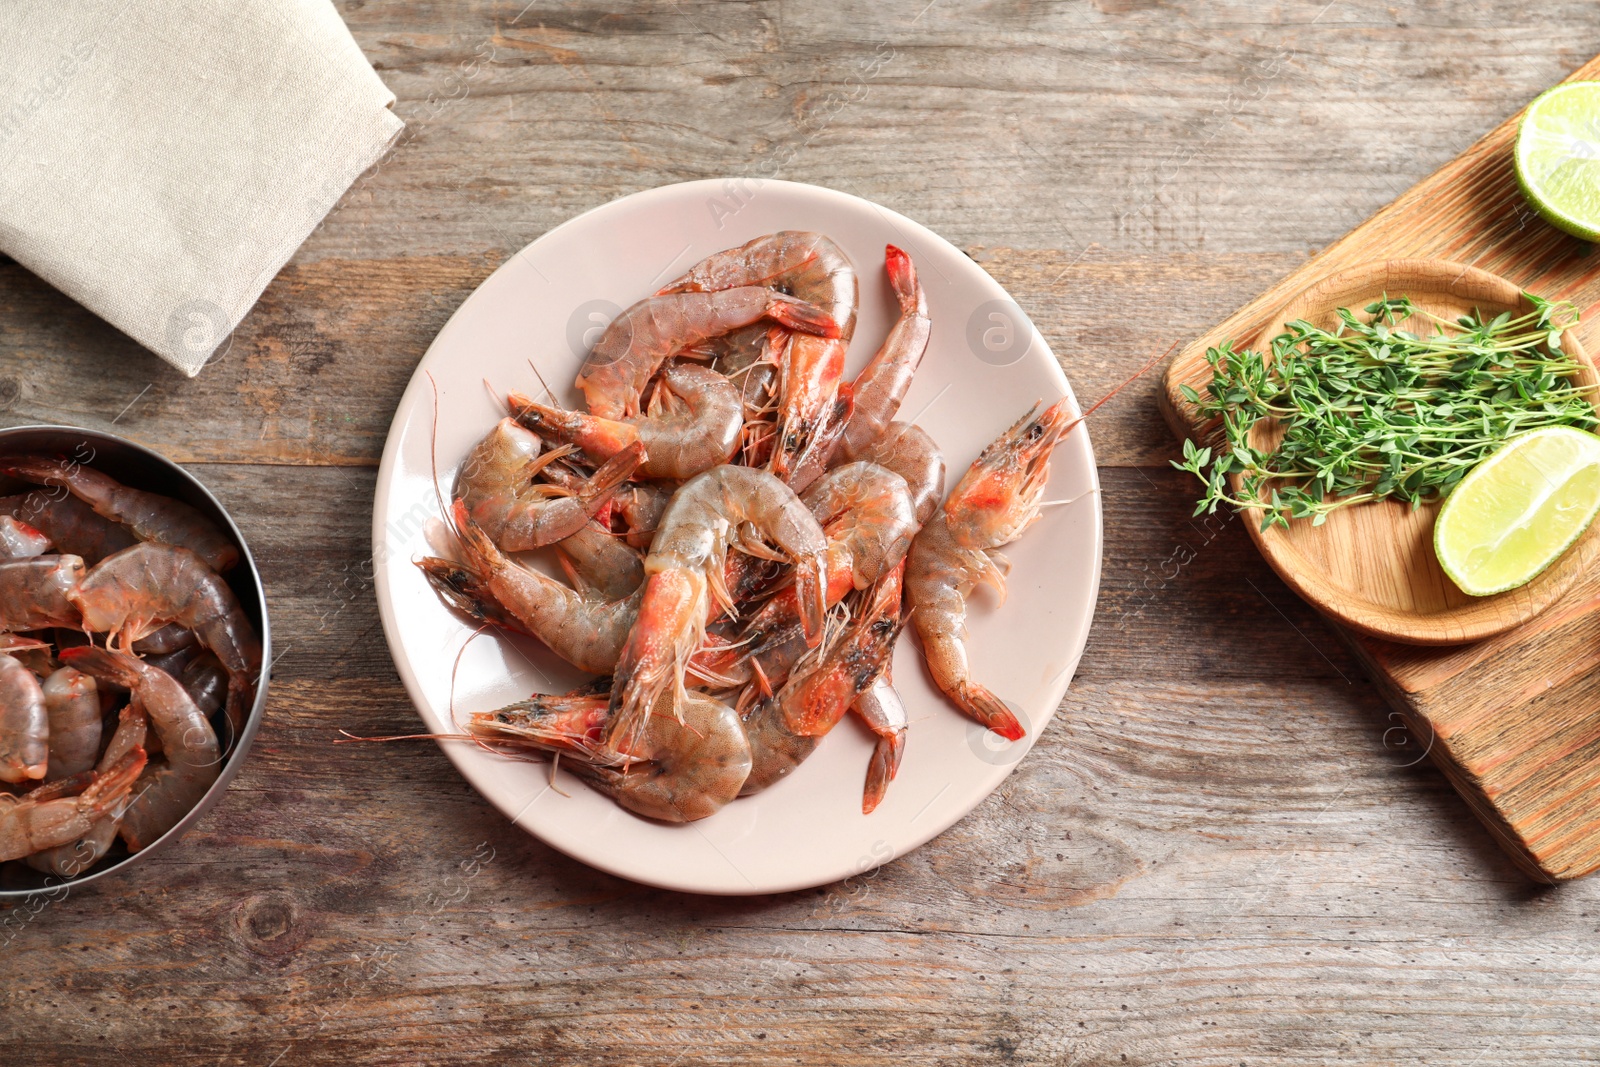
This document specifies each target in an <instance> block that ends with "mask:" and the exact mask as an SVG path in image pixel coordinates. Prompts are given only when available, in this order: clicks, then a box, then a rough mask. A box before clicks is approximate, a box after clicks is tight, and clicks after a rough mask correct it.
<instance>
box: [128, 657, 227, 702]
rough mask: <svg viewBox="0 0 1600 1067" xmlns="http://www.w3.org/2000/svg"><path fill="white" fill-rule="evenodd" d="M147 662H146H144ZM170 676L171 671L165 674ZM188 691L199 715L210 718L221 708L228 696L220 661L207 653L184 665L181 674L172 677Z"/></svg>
mask: <svg viewBox="0 0 1600 1067" xmlns="http://www.w3.org/2000/svg"><path fill="white" fill-rule="evenodd" d="M146 662H148V661H146ZM167 673H168V674H172V672H171V671H168V672H167ZM174 677H176V678H177V679H178V680H179V681H181V682H182V683H183V687H184V689H186V690H188V692H189V697H190V699H191V700H193V701H194V706H195V707H197V708H199V709H200V714H202V715H204V716H206V717H207V718H210V717H211V716H212V715H215V714H216V713H217V710H218V709H220V708H221V707H222V704H223V701H224V700H226V699H227V696H228V671H227V668H225V667H224V666H223V665H222V661H221V660H219V659H217V657H215V656H213V655H211V654H210V653H209V652H208V653H206V654H205V655H204V656H201V657H200V658H199V659H197V660H195V661H194V662H193V663H189V664H186V665H185V666H184V668H183V671H182V673H180V674H176V675H174Z"/></svg>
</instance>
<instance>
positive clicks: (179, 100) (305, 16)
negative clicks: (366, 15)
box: [0, 0, 402, 376]
mask: <svg viewBox="0 0 1600 1067" xmlns="http://www.w3.org/2000/svg"><path fill="white" fill-rule="evenodd" d="M393 103H394V94H393V93H391V92H389V90H388V89H387V88H386V87H385V86H384V84H383V82H382V81H380V80H379V78H378V76H377V74H376V73H374V72H373V70H372V67H371V66H370V65H369V64H368V63H367V61H366V59H365V58H364V57H363V56H362V54H361V50H360V49H359V48H358V47H357V46H356V43H355V41H354V40H353V39H352V38H351V36H350V31H349V30H348V29H346V27H345V25H344V22H343V20H342V19H340V17H339V13H338V12H337V11H335V10H334V9H333V6H332V4H331V3H330V2H329V0H110V2H100V0H4V2H3V3H0V251H4V252H5V253H7V254H8V255H10V256H12V257H13V258H15V259H16V260H17V261H18V262H19V263H21V264H23V265H24V266H26V267H27V268H28V269H30V270H32V271H33V272H34V273H36V274H38V275H39V276H40V277H42V278H44V279H45V280H46V281H48V282H50V283H51V284H52V285H54V286H56V287H57V288H59V289H60V290H61V291H62V292H64V293H66V294H67V295H69V296H71V297H72V298H73V299H75V300H77V301H79V302H80V303H82V304H84V305H85V306H87V307H88V308H89V309H90V310H92V311H94V312H95V313H96V314H98V315H100V316H102V317H103V318H105V319H106V320H107V321H108V322H110V323H111V324H112V325H114V326H116V327H117V328H118V329H120V330H122V331H123V332H125V333H127V334H128V335H129V336H131V337H132V338H134V339H135V340H136V341H138V342H139V343H140V344H142V345H144V346H145V347H147V348H149V349H150V350H151V351H153V352H155V353H156V354H157V355H159V356H160V357H161V358H162V359H165V360H166V361H167V362H169V363H171V364H173V365H174V366H176V367H178V368H179V369H181V370H182V371H183V372H184V373H185V374H188V375H190V376H193V375H195V374H197V373H199V371H200V368H201V367H202V366H204V365H205V362H206V360H207V359H208V358H209V357H210V356H211V354H212V353H213V352H214V351H215V350H216V348H217V346H218V345H219V344H220V343H221V342H222V341H223V340H224V339H225V338H226V337H227V336H228V334H229V333H230V332H232V330H233V328H234V327H235V326H236V325H238V323H239V320H240V319H241V318H243V317H244V315H245V313H246V312H247V311H249V310H250V307H251V305H253V304H254V303H255V301H256V298H257V297H258V296H260V295H261V290H262V289H264V288H266V285H267V283H268V282H269V281H271V280H272V277H273V276H274V275H275V274H277V272H278V269H279V268H280V267H282V266H283V264H284V262H285V261H286V260H288V258H289V257H290V256H291V255H293V254H294V251H295V249H296V248H298V247H300V244H301V242H303V241H304V240H305V239H306V237H307V236H308V235H309V234H310V233H311V231H312V230H313V229H314V228H316V226H317V224H318V223H319V222H320V221H321V220H322V219H323V217H324V216H326V215H327V213H328V212H329V210H331V209H332V207H333V205H334V204H335V203H337V202H338V200H339V197H340V196H341V195H343V193H344V191H345V189H347V188H348V187H349V186H350V184H351V183H352V182H353V181H355V179H356V178H357V177H359V176H360V175H361V173H362V172H363V171H365V170H366V169H367V168H368V167H370V166H371V165H372V164H373V163H374V162H376V161H377V160H378V158H379V157H380V156H382V154H383V152H384V151H385V149H386V148H387V147H388V146H389V144H390V143H391V142H392V141H393V140H394V138H395V135H396V134H398V133H399V132H400V129H401V126H402V123H401V122H400V120H399V119H398V118H397V117H396V116H395V114H394V113H393V112H392V111H390V110H389V107H390V105H392V104H393Z"/></svg>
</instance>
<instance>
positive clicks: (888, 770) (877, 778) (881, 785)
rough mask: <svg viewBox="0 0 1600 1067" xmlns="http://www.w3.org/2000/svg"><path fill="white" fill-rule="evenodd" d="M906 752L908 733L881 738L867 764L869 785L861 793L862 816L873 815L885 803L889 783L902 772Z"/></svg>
mask: <svg viewBox="0 0 1600 1067" xmlns="http://www.w3.org/2000/svg"><path fill="white" fill-rule="evenodd" d="M905 752H906V732H905V731H904V730H899V731H896V732H895V733H893V734H890V735H888V736H886V737H879V738H878V741H877V744H876V745H875V746H874V747H873V749H872V758H871V760H870V761H868V763H867V784H866V787H865V788H864V789H863V790H862V791H861V814H863V815H871V814H872V813H873V812H874V811H876V810H877V808H878V805H879V804H882V803H883V797H884V794H886V793H887V792H888V791H889V783H890V782H892V781H894V777H895V775H896V774H898V773H899V772H900V758H901V757H902V756H904V755H905Z"/></svg>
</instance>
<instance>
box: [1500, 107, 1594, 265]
mask: <svg viewBox="0 0 1600 1067" xmlns="http://www.w3.org/2000/svg"><path fill="white" fill-rule="evenodd" d="M1515 159H1516V172H1517V185H1518V186H1519V187H1520V188H1521V189H1522V195H1523V196H1525V197H1527V199H1528V202H1529V203H1530V204H1532V205H1533V207H1534V210H1536V211H1538V213H1539V214H1540V215H1541V216H1543V217H1544V219H1545V221H1547V222H1549V223H1550V224H1551V225H1552V226H1555V227H1557V228H1558V229H1561V230H1565V231H1566V232H1567V233H1570V234H1572V235H1573V236H1574V237H1581V238H1582V239H1583V240H1585V241H1595V240H1600V82H1567V83H1565V84H1563V85H1558V86H1556V87H1555V88H1554V89H1551V90H1549V91H1548V92H1546V93H1544V94H1542V95H1541V96H1540V97H1539V98H1538V99H1536V100H1534V102H1533V103H1531V104H1529V105H1528V109H1527V111H1525V112H1524V113H1523V116H1522V124H1521V125H1520V126H1519V127H1518V129H1517V144H1516V151H1515Z"/></svg>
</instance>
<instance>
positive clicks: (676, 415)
mask: <svg viewBox="0 0 1600 1067" xmlns="http://www.w3.org/2000/svg"><path fill="white" fill-rule="evenodd" d="M654 396H655V399H654V401H652V403H651V405H650V409H649V411H648V412H643V413H640V414H638V415H633V416H629V417H628V418H625V419H621V420H617V419H603V418H600V417H599V416H598V415H588V414H584V413H583V412H580V411H567V410H564V409H562V408H557V407H551V406H548V405H545V404H540V403H536V402H535V401H533V400H530V399H529V398H527V397H525V396H522V395H521V394H519V393H512V394H511V395H510V396H509V397H508V398H507V400H508V402H509V404H510V406H511V411H512V413H513V414H514V415H515V416H516V418H517V419H518V420H519V421H520V422H521V423H522V425H524V426H525V427H527V428H528V429H529V430H531V431H533V432H535V433H538V434H543V435H544V436H546V437H549V438H551V439H553V440H556V441H563V442H567V443H570V444H575V445H577V446H578V447H580V448H582V449H583V450H584V451H585V452H587V453H588V454H589V455H591V456H593V457H594V458H595V459H596V460H609V459H610V458H611V457H612V456H614V455H616V454H617V453H618V452H620V451H621V450H622V449H624V448H627V447H630V446H633V447H639V446H643V448H644V454H645V458H644V460H643V462H641V463H640V464H639V472H638V473H639V477H642V478H670V479H673V480H674V481H676V480H680V479H683V478H692V477H694V476H695V475H696V474H699V473H700V472H702V471H707V470H710V469H711V468H712V467H715V466H717V465H718V464H722V463H727V462H728V461H729V460H730V459H732V458H733V455H734V453H735V452H737V451H738V449H739V433H740V431H741V430H743V429H744V403H743V400H742V399H741V398H740V396H739V390H738V389H736V388H734V386H733V384H732V383H730V382H729V381H728V379H726V378H724V377H723V376H722V375H720V374H718V373H717V372H716V371H714V370H708V369H706V368H705V367H701V366H698V365H696V364H693V363H681V362H675V363H671V364H668V365H667V367H666V369H665V370H664V371H662V373H661V377H660V379H659V380H658V383H657V385H656V390H655V394H654Z"/></svg>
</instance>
